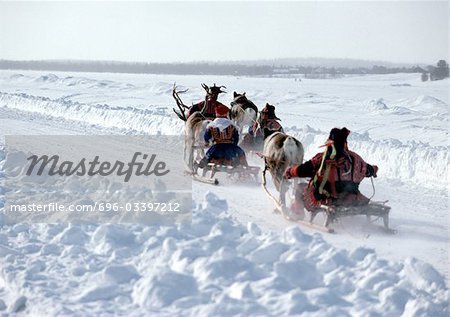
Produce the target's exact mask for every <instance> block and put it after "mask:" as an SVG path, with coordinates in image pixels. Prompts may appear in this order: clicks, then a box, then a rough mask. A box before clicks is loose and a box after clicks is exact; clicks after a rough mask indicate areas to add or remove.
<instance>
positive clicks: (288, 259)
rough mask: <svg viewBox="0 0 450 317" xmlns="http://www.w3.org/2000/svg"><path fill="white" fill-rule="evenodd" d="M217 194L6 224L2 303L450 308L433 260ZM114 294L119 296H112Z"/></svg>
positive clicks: (198, 308)
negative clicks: (146, 210) (173, 218)
mask: <svg viewBox="0 0 450 317" xmlns="http://www.w3.org/2000/svg"><path fill="white" fill-rule="evenodd" d="M227 205H228V204H227V202H226V201H225V200H221V199H220V198H219V197H217V196H216V195H214V194H212V193H207V194H206V195H205V198H204V200H203V201H201V202H199V203H198V204H197V207H196V210H195V211H194V217H193V221H192V223H191V224H183V225H178V226H176V225H174V226H166V227H158V226H140V225H135V226H120V225H107V224H105V225H84V226H75V225H70V226H65V225H37V224H35V225H25V224H18V225H15V226H8V227H2V228H1V229H0V251H1V253H2V257H1V258H0V264H1V267H2V270H1V271H0V285H2V289H3V290H8V292H7V295H5V294H4V295H5V296H2V297H3V298H4V300H2V301H1V302H0V311H4V312H5V311H6V312H10V313H12V312H16V311H24V312H26V313H28V314H42V312H44V311H45V312H46V314H49V315H68V314H82V315H93V314H114V315H122V314H127V313H129V312H130V311H133V314H135V315H139V314H142V315H148V314H151V315H153V316H167V315H183V316H230V315H235V316H252V315H264V316H280V315H282V316H287V315H301V314H306V315H308V316H311V315H312V316H336V315H340V316H343V315H382V316H436V317H438V316H447V315H448V313H449V311H448V300H449V291H448V289H447V288H446V286H445V281H444V278H443V277H442V276H441V274H439V273H438V272H437V271H436V270H435V269H434V268H432V267H431V266H430V265H428V264H426V263H423V262H421V261H419V260H416V259H413V258H408V259H406V260H405V261H403V262H398V263H397V262H390V261H386V260H384V259H381V258H379V257H378V256H377V255H376V253H375V252H374V250H371V249H367V248H363V247H359V248H356V249H353V250H349V251H347V250H339V249H336V248H334V247H332V246H331V245H330V244H328V243H327V242H325V241H324V240H323V239H322V237H321V235H319V234H314V235H308V234H305V233H303V232H302V231H301V230H300V229H299V228H298V227H290V228H288V229H286V230H284V231H283V232H281V233H279V234H278V233H273V232H267V231H265V230H263V229H261V228H259V227H258V226H257V225H255V224H254V223H248V224H247V225H246V226H245V225H242V224H239V223H237V222H236V221H235V220H234V219H233V218H232V217H231V216H230V214H229V213H228V212H227ZM111 303H115V304H114V305H111Z"/></svg>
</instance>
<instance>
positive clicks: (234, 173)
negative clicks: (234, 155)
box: [201, 163, 260, 185]
mask: <svg viewBox="0 0 450 317" xmlns="http://www.w3.org/2000/svg"><path fill="white" fill-rule="evenodd" d="M259 171H260V168H259V167H257V166H242V165H239V166H235V167H233V166H229V165H223V164H217V163H209V164H208V165H206V166H205V167H204V168H203V169H202V175H201V178H202V179H214V180H215V181H214V184H215V185H217V184H218V183H219V181H218V180H217V178H214V177H215V175H216V173H226V174H228V175H229V176H230V177H232V178H236V179H237V180H249V179H250V180H253V181H257V179H258V174H259ZM208 174H209V177H208Z"/></svg>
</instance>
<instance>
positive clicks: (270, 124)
mask: <svg viewBox="0 0 450 317" xmlns="http://www.w3.org/2000/svg"><path fill="white" fill-rule="evenodd" d="M265 129H267V130H269V131H273V132H275V131H283V128H282V127H281V124H280V123H279V122H278V121H277V120H275V119H267V120H262V121H261V123H260V122H255V123H254V124H253V127H252V130H251V133H250V134H251V135H253V137H264V130H265Z"/></svg>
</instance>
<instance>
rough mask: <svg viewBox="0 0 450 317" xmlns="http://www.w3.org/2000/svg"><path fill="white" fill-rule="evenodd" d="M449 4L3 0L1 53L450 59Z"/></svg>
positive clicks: (166, 58) (152, 58)
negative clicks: (449, 52)
mask: <svg viewBox="0 0 450 317" xmlns="http://www.w3.org/2000/svg"><path fill="white" fill-rule="evenodd" d="M448 15H449V7H448V1H440V2H437V1H436V2H435V1H428V2H409V1H408V2H407V1H402V2H398V1H388V2H387V1H385V2H369V1H364V2H344V1H336V2H322V1H319V2H317V1H309V2H169V1H167V2H133V3H130V2H0V59H15V60H29V59H32V60H36V59H83V60H120V61H145V62H173V61H199V60H217V61H221V60H222V61H223V60H249V59H250V60H253V59H266V58H278V57H331V58H358V59H366V60H383V61H392V62H408V63H433V64H435V63H436V61H437V60H438V59H442V58H444V59H448V45H449V23H448Z"/></svg>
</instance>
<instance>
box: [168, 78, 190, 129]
mask: <svg viewBox="0 0 450 317" xmlns="http://www.w3.org/2000/svg"><path fill="white" fill-rule="evenodd" d="M188 90H189V89H185V90H179V91H177V86H176V83H173V89H172V97H173V99H175V102H176V103H177V107H178V109H179V110H180V111H177V110H175V108H172V109H173V112H175V114H176V115H177V116H178V118H180V119H181V120H183V121H186V120H187V117H186V113H185V109H189V107H188V106H186V105H185V104H184V103H183V101H182V100H181V98H180V95H179V94H184V93H185V92H187V91H188Z"/></svg>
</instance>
